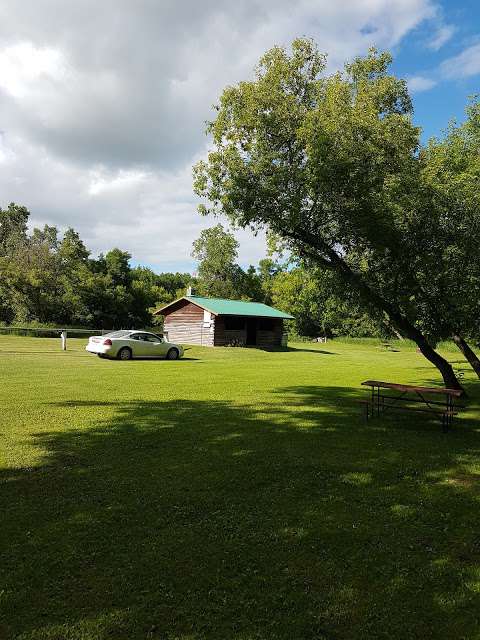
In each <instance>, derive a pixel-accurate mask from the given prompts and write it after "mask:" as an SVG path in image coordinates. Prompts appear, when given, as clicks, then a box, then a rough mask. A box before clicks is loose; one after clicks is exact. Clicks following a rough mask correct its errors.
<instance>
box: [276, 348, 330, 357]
mask: <svg viewBox="0 0 480 640" xmlns="http://www.w3.org/2000/svg"><path fill="white" fill-rule="evenodd" d="M287 351H297V352H298V353H318V354H320V355H324V356H334V355H338V353H336V352H335V351H325V350H324V349H313V348H311V349H308V348H307V347H287Z"/></svg>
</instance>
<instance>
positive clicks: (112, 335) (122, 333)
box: [105, 331, 130, 338]
mask: <svg viewBox="0 0 480 640" xmlns="http://www.w3.org/2000/svg"><path fill="white" fill-rule="evenodd" d="M129 333H130V331H112V332H111V333H106V334H105V336H106V337H109V338H125V336H128V335H129Z"/></svg>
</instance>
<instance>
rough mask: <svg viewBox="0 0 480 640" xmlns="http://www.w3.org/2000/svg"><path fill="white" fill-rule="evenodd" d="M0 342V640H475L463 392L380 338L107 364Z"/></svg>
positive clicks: (24, 341)
mask: <svg viewBox="0 0 480 640" xmlns="http://www.w3.org/2000/svg"><path fill="white" fill-rule="evenodd" d="M83 347H84V341H82V340H69V351H67V352H66V353H63V352H61V351H59V341H58V340H50V339H40V338H19V337H11V336H8V337H7V336H0V371H1V374H2V375H1V382H2V384H1V388H0V400H1V414H0V443H1V447H0V455H1V456H2V458H1V461H0V481H1V486H0V501H1V502H0V514H1V526H0V638H2V640H9V639H10V638H17V639H23V640H25V639H27V638H28V639H30V640H33V639H35V640H40V639H42V640H44V639H49V640H53V639H56V640H73V639H75V640H80V639H81V640H87V639H88V640H92V639H102V640H103V639H107V638H109V639H113V640H123V639H125V640H127V639H128V640H130V639H148V638H155V639H162V640H173V639H176V640H200V639H205V640H210V639H212V640H274V639H277V638H278V639H282V640H287V639H288V640H313V639H315V640H321V639H325V640H338V639H344V640H351V639H367V638H368V639H369V640H371V639H373V638H385V639H391V638H399V639H402V640H405V639H408V638H418V639H422V640H424V639H436V638H445V639H449V640H457V639H475V638H480V485H479V480H480V411H479V409H478V404H479V403H478V401H479V399H480V395H479V390H480V382H479V381H477V382H476V383H475V380H474V377H473V376H472V375H471V374H470V372H469V371H468V369H467V367H466V365H465V363H463V362H462V360H461V358H460V357H459V353H458V352H452V353H448V356H449V357H450V359H451V360H452V361H453V362H454V363H455V367H456V368H457V369H459V370H465V378H464V380H465V386H466V387H467V388H468V391H469V394H470V402H469V407H468V409H467V410H466V411H465V412H464V414H463V415H462V417H461V418H459V419H458V420H457V422H456V424H455V425H454V429H453V430H452V431H451V432H450V433H448V434H442V432H441V428H440V426H439V424H438V423H437V422H435V421H434V420H433V421H432V420H430V419H427V418H425V416H423V415H421V414H419V415H418V416H417V415H415V414H406V415H403V414H395V415H392V416H385V417H383V418H380V419H375V420H374V421H371V422H369V423H368V424H366V423H365V422H364V421H363V420H362V418H361V412H360V409H359V407H358V406H357V405H356V404H355V399H357V398H362V397H363V396H364V394H365V391H363V390H362V389H361V387H360V382H361V381H362V380H364V379H366V378H378V379H388V380H395V381H399V382H401V381H402V382H410V383H415V382H422V383H427V384H433V383H435V384H437V383H440V380H439V378H438V375H437V374H436V371H435V370H434V369H433V368H432V367H430V366H429V364H428V363H427V361H426V360H424V359H423V358H422V357H421V356H420V355H419V354H417V353H416V352H415V350H414V349H413V348H412V347H411V346H408V345H402V346H400V347H399V350H398V351H395V352H391V351H386V350H384V349H382V348H381V346H380V345H379V344H378V343H376V342H368V343H366V342H352V343H342V342H336V341H334V342H330V343H328V344H326V345H310V344H298V345H293V348H291V349H290V350H289V351H287V352H278V353H267V352H264V351H259V350H252V349H228V348H227V349H215V350H211V349H206V348H190V349H189V350H188V351H187V352H186V358H185V359H184V360H181V361H178V362H165V361H147V362H141V361H133V362H111V361H105V360H100V359H98V358H95V357H94V356H90V355H88V354H86V353H85V351H84V350H83Z"/></svg>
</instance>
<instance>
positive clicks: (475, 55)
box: [392, 0, 480, 141]
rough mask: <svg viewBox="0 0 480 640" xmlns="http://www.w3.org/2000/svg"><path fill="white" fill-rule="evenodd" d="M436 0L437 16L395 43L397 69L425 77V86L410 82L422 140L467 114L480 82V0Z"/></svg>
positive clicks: (438, 133) (399, 72) (436, 134)
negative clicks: (469, 102)
mask: <svg viewBox="0 0 480 640" xmlns="http://www.w3.org/2000/svg"><path fill="white" fill-rule="evenodd" d="M437 6H438V17H437V19H436V20H435V19H434V20H433V21H430V22H429V21H427V22H424V23H421V24H420V25H419V26H418V27H417V28H415V29H413V30H412V31H411V32H409V33H408V34H407V35H406V36H405V37H404V38H403V39H402V41H401V42H400V44H398V45H397V46H395V47H393V48H392V53H393V54H394V65H393V70H394V72H395V73H396V74H397V75H399V76H402V77H406V78H421V79H424V80H425V82H424V83H423V84H424V86H425V88H422V83H421V81H419V82H418V85H419V86H418V88H417V89H415V83H413V85H412V87H411V90H412V97H413V101H414V108H415V122H416V123H417V124H419V125H420V126H421V127H422V129H423V136H422V138H423V140H424V141H425V140H427V139H428V138H429V137H430V136H438V135H441V133H442V131H443V130H444V129H445V127H446V126H447V124H448V122H449V120H450V119H453V118H454V119H457V120H459V121H461V120H463V118H464V115H465V105H466V104H467V102H468V98H469V96H472V95H474V94H477V93H479V86H480V85H479V79H480V2H478V1H477V2H475V1H474V0H460V1H453V0H450V1H446V2H442V3H438V4H437ZM443 39H445V42H442V40H443ZM429 82H431V83H432V85H433V86H432V87H431V88H429V87H428V84H429Z"/></svg>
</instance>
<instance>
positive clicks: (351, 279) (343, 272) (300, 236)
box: [283, 230, 464, 391]
mask: <svg viewBox="0 0 480 640" xmlns="http://www.w3.org/2000/svg"><path fill="white" fill-rule="evenodd" d="M283 235H287V236H289V237H291V238H293V239H294V240H296V241H300V243H301V244H302V245H303V249H304V250H305V253H306V255H307V256H309V257H310V259H313V260H315V259H316V260H317V261H318V262H320V263H321V264H322V266H324V267H325V266H326V267H328V268H330V269H332V270H333V271H335V272H336V273H338V274H339V275H340V276H341V277H342V278H343V279H344V280H345V282H346V283H348V284H350V285H351V286H353V287H354V288H355V289H357V291H358V292H359V293H360V295H361V297H362V298H363V299H364V300H365V302H367V303H368V304H371V305H373V306H375V307H376V308H377V309H379V310H381V311H383V312H384V313H386V314H387V316H388V318H389V320H390V322H391V323H392V325H393V326H394V327H395V328H396V329H397V330H398V331H399V332H400V333H401V334H402V335H404V336H405V337H406V338H408V339H409V340H413V341H414V342H415V343H416V344H417V346H418V348H419V349H420V351H421V353H422V354H423V355H424V356H425V358H427V360H429V361H430V362H431V363H432V364H433V365H434V366H435V367H436V368H437V369H438V371H439V372H440V374H441V376H442V378H443V382H444V384H445V386H446V387H447V388H448V389H457V390H459V391H463V390H464V389H463V387H462V385H461V384H460V382H459V381H458V378H457V376H456V375H455V372H454V370H453V367H452V365H451V364H450V363H449V362H448V361H447V360H445V358H443V357H442V356H441V355H440V354H439V353H437V352H436V351H435V349H433V347H432V346H431V345H430V344H429V343H428V340H427V339H426V338H425V336H424V335H423V333H422V332H421V331H419V330H418V329H417V328H416V327H415V325H414V324H412V323H411V322H410V320H408V318H407V317H406V316H404V315H403V313H402V312H401V311H400V309H399V308H398V307H396V306H395V305H394V304H393V303H391V302H390V301H389V300H386V299H385V298H383V297H382V296H381V295H380V294H379V293H377V292H376V291H375V290H374V289H372V288H371V287H370V286H369V285H368V284H367V283H366V282H365V281H364V280H363V278H362V277H361V276H360V275H359V274H358V273H356V272H355V271H352V269H351V268H350V266H349V265H348V264H347V263H346V262H345V260H344V259H343V258H342V257H341V256H340V255H338V253H337V252H336V251H335V250H334V249H333V248H332V247H330V246H329V245H328V244H327V243H326V242H324V241H323V240H321V239H320V238H318V237H317V236H315V235H314V234H310V233H308V232H305V231H304V230H303V232H302V233H300V232H299V233H297V234H295V233H290V234H288V233H285V231H283ZM311 249H313V250H314V252H313V255H312V252H311ZM317 251H318V252H319V253H320V255H318V253H317ZM322 254H323V255H322Z"/></svg>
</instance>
